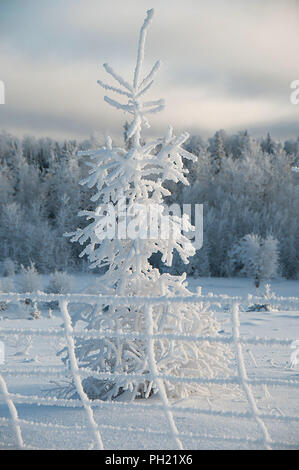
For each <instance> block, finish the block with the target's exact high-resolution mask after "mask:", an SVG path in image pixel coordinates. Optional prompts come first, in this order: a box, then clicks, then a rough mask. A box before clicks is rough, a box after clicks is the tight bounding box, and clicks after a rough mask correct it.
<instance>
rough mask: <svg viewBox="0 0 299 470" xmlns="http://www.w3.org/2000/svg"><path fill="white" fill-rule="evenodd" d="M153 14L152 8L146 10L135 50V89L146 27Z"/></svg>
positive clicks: (140, 65) (141, 60) (142, 56)
mask: <svg viewBox="0 0 299 470" xmlns="http://www.w3.org/2000/svg"><path fill="white" fill-rule="evenodd" d="M153 15H154V10H153V9H151V10H148V11H147V16H146V18H145V20H144V23H143V25H142V27H141V30H140V35H139V42H138V52H137V62H136V68H135V72H134V81H133V86H134V90H135V91H136V90H137V88H138V80H139V74H140V69H141V67H142V62H143V58H144V44H145V38H146V32H147V28H148V27H149V25H150V23H151V21H152V18H153Z"/></svg>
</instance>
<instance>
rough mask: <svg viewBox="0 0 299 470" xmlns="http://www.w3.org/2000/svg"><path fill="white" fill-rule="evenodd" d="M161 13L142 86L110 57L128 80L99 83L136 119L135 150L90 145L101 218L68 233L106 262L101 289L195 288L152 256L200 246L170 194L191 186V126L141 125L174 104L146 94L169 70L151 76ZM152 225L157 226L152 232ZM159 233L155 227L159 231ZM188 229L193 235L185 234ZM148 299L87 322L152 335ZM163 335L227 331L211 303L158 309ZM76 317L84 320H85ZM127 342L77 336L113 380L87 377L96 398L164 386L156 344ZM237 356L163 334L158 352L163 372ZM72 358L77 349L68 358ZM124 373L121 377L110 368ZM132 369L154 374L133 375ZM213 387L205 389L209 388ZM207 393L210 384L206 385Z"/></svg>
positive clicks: (206, 369)
mask: <svg viewBox="0 0 299 470" xmlns="http://www.w3.org/2000/svg"><path fill="white" fill-rule="evenodd" d="M152 17H153V10H149V11H148V12H147V16H146V19H145V21H144V23H143V25H142V28H141V31H140V36H139V43H138V53H137V63H136V68H135V72H134V77H133V82H132V84H131V83H129V82H127V81H126V80H125V79H123V78H122V77H121V76H120V75H119V74H117V73H116V72H115V71H114V70H113V69H112V68H111V67H110V66H109V65H108V64H104V68H105V70H106V72H108V74H109V75H111V76H112V77H113V78H114V79H115V81H116V82H117V83H118V86H114V85H113V86H112V85H108V84H105V83H103V82H102V81H101V80H99V81H98V83H99V84H100V85H101V86H102V87H103V88H104V89H106V90H108V91H113V92H115V93H117V94H119V95H121V96H123V97H125V98H126V99H127V103H126V104H121V103H120V102H118V101H116V100H114V99H112V98H110V97H107V96H105V98H104V99H105V101H106V102H107V103H108V104H109V105H111V106H113V107H114V108H116V109H117V110H123V111H125V112H127V113H128V114H129V115H131V117H132V121H131V123H130V125H129V126H126V132H127V141H130V142H131V145H130V146H128V148H127V149H124V148H120V147H114V146H113V144H112V140H111V138H110V137H107V139H106V144H105V146H103V147H101V148H99V149H97V150H91V151H87V152H84V153H83V154H82V153H81V155H85V156H87V157H90V160H89V161H88V162H87V165H89V166H90V171H89V176H88V177H87V178H86V179H85V180H84V181H82V182H81V184H84V185H87V186H88V187H89V188H95V194H94V195H93V196H92V198H91V200H92V201H93V202H95V206H96V207H95V209H94V210H92V211H83V212H81V213H80V215H81V216H86V218H87V219H88V220H91V223H89V224H88V225H87V226H86V227H85V228H78V229H77V230H76V232H74V233H72V234H68V235H69V236H71V237H72V238H71V241H72V242H79V243H80V244H81V245H83V244H86V246H85V248H84V250H83V251H82V253H81V255H80V256H84V255H87V257H88V259H89V261H90V263H91V264H90V267H91V268H96V267H98V268H104V267H105V268H106V272H105V274H104V275H102V276H101V277H100V282H99V289H98V292H99V293H102V294H110V295H113V296H114V295H115V296H120V295H126V296H132V297H134V296H176V295H188V294H190V292H189V291H188V289H187V287H186V285H185V282H184V281H185V277H186V276H185V275H183V276H180V277H179V276H171V275H169V274H166V273H164V274H162V275H161V274H160V273H159V271H158V270H157V269H154V268H153V267H152V266H151V264H150V263H149V258H150V256H151V255H152V254H153V253H157V252H161V253H162V260H163V262H165V263H166V264H167V265H171V263H172V258H173V253H174V250H177V252H178V253H179V255H180V256H181V258H182V260H183V262H184V263H188V257H189V256H191V255H193V254H194V253H195V249H194V247H193V245H192V243H191V241H190V239H189V238H188V237H187V236H186V235H184V234H183V232H182V228H183V229H184V231H191V230H192V226H191V225H190V223H189V220H188V218H187V217H182V218H180V217H178V216H176V215H173V214H170V213H167V211H165V206H164V205H163V198H164V197H165V196H168V195H169V194H170V193H169V191H168V190H167V189H166V188H165V186H164V183H165V182H166V181H174V182H179V181H180V182H182V183H183V184H188V181H187V178H186V174H187V169H185V168H184V165H183V161H182V157H184V158H187V159H193V158H194V157H193V155H191V154H190V153H188V152H187V151H185V150H184V149H183V148H182V144H183V143H184V142H185V141H186V139H187V138H188V134H187V133H183V134H182V135H180V136H179V137H176V136H175V135H174V134H173V130H172V128H171V127H170V126H169V128H168V130H167V133H166V135H165V137H164V138H160V139H157V140H155V141H152V142H149V143H146V144H144V142H143V141H142V137H141V132H142V129H143V128H144V127H149V122H148V119H147V118H148V116H149V115H151V114H154V113H157V112H159V111H161V110H162V109H163V108H164V101H163V100H157V101H143V97H144V95H145V93H146V92H147V91H148V90H149V89H150V87H151V86H152V84H153V78H154V76H155V74H156V72H157V71H158V69H159V67H160V61H157V62H156V63H155V64H154V66H153V67H152V69H151V71H150V72H149V73H148V74H147V75H146V76H145V77H144V78H143V77H142V78H141V69H142V63H143V57H144V44H145V38H146V33H147V29H148V26H149V24H150V22H151V20H152ZM152 227H154V228H155V229H154V230H152ZM153 231H154V233H151V232H153ZM184 233H185V232H184ZM144 310H145V306H141V307H140V306H138V307H137V306H134V302H132V305H131V306H130V307H126V306H122V305H117V303H114V302H112V303H111V305H103V304H101V303H99V304H98V305H96V306H94V308H93V309H92V310H90V311H89V312H88V313H86V314H85V315H79V316H77V317H76V318H77V319H78V318H80V319H81V320H82V319H83V320H84V321H85V322H86V323H87V326H86V327H87V329H92V330H101V331H105V330H106V331H108V332H109V331H110V332H121V333H122V332H126V333H130V332H131V333H132V332H139V333H145V331H146V330H145V315H144ZM153 316H154V319H153V320H154V332H163V333H166V334H168V333H169V334H173V333H175V334H193V335H194V334H198V335H204V334H207V335H210V336H215V335H217V331H219V325H218V324H217V322H216V320H215V319H214V318H213V315H212V313H211V312H208V311H207V310H206V309H204V307H203V305H188V304H186V305H184V304H180V305H175V306H174V305H164V306H155V307H154V311H153ZM76 318H74V321H76ZM131 336H132V339H123V337H121V336H119V337H115V336H113V335H111V337H109V335H108V336H107V337H105V338H99V339H94V338H93V339H81V340H78V341H77V342H76V355H77V357H78V360H79V365H80V367H84V368H88V369H89V370H92V371H96V372H107V379H106V380H104V379H100V378H97V375H96V373H95V374H94V375H92V373H91V375H90V377H88V378H87V379H85V380H84V381H83V385H84V387H85V390H86V392H87V394H88V395H89V396H90V397H91V398H101V399H111V398H114V397H116V396H117V395H119V394H120V393H122V392H124V391H125V390H126V391H127V393H129V394H131V396H133V397H134V396H141V397H148V396H149V395H151V394H152V393H155V391H156V390H157V384H155V383H152V382H151V381H150V380H147V374H148V373H150V365H149V359H148V352H147V348H146V342H145V341H143V340H141V339H134V335H131ZM228 357H229V353H228V351H227V349H226V347H225V346H224V345H221V344H220V343H219V344H217V343H208V342H198V343H190V342H185V343H184V342H183V341H173V340H170V339H168V338H162V339H158V340H156V341H155V359H156V362H157V367H158V370H159V372H160V373H162V374H168V375H171V376H187V377H188V376H196V377H197V376H202V377H215V376H218V375H219V374H220V375H221V376H223V375H225V374H226V373H227V372H228ZM64 360H66V361H67V355H64ZM111 373H113V374H119V375H120V377H119V378H118V377H116V376H115V375H114V376H111V379H110V378H109V374H111ZM127 373H134V374H138V376H141V377H143V376H144V379H142V378H141V379H136V378H132V377H130V376H129V375H128V376H125V374H127ZM166 388H167V391H168V393H169V395H170V396H182V395H186V394H188V393H190V392H191V391H198V390H200V387H199V386H198V385H190V384H183V383H177V382H174V383H170V382H167V383H166ZM202 390H203V389H202ZM205 390H206V389H205Z"/></svg>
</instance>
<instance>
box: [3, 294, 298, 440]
mask: <svg viewBox="0 0 299 470" xmlns="http://www.w3.org/2000/svg"><path fill="white" fill-rule="evenodd" d="M28 298H29V299H31V300H32V301H36V302H53V301H58V302H59V305H60V310H61V314H62V318H63V321H64V328H63V329H62V328H60V329H59V328H49V329H47V330H45V329H41V328H16V329H8V328H2V329H1V328H0V334H1V331H2V334H5V335H9V334H13V335H19V336H26V335H28V334H29V335H32V336H35V335H36V336H50V337H51V336H52V337H62V336H64V337H65V338H66V341H67V346H68V351H69V357H70V365H71V373H72V376H73V379H74V383H75V386H76V389H77V392H78V395H79V397H80V400H68V399H57V398H50V397H40V396H25V395H20V394H13V393H9V391H8V389H7V385H6V382H5V380H4V378H3V374H4V375H5V374H7V375H20V376H26V375H28V376H32V375H35V374H36V375H42V374H46V375H47V376H53V377H59V376H61V375H62V371H61V369H59V368H55V367H54V368H53V367H49V368H47V370H43V371H41V370H39V368H38V367H36V366H35V367H31V368H30V369H29V370H28V369H26V370H22V369H16V368H14V369H9V368H5V366H3V367H2V368H1V369H0V372H2V374H0V391H1V392H2V394H3V396H4V400H5V402H6V403H7V405H8V408H9V412H10V416H11V421H12V424H13V430H14V433H15V437H16V445H17V446H18V447H19V448H30V446H29V445H26V444H25V443H24V442H23V438H22V433H21V425H23V424H24V425H25V424H26V425H27V426H32V427H41V428H43V427H44V426H45V424H44V423H38V422H30V421H27V420H24V419H19V417H18V413H17V408H16V405H15V404H16V403H26V404H38V405H47V406H51V405H53V406H64V407H78V406H82V405H83V407H84V409H85V411H86V414H87V418H88V420H87V423H88V425H87V427H86V426H80V429H85V428H86V429H87V430H89V433H90V435H91V436H92V438H93V443H94V447H96V448H98V449H103V448H104V445H103V439H102V436H101V429H103V430H104V429H114V430H123V431H125V432H135V433H136V432H139V431H141V432H142V433H147V434H149V435H161V436H162V435H163V436H165V435H169V436H171V437H172V439H173V442H174V444H175V447H176V448H179V449H183V448H184V447H183V440H184V439H199V440H200V439H210V440H211V441H215V442H217V441H223V442H230V443H232V442H236V443H239V444H242V443H243V444H244V445H245V444H248V443H251V444H252V445H262V446H263V447H264V448H266V449H271V448H279V447H286V448H287V447H291V448H292V445H289V444H288V443H284V442H278V441H273V440H271V437H270V434H269V431H268V429H267V427H266V425H265V422H264V421H265V419H267V420H281V421H285V422H299V416H298V417H297V416H276V415H272V414H264V413H260V411H259V410H258V407H257V403H256V400H255V398H254V394H253V391H252V388H251V386H252V385H257V384H258V385H275V386H290V387H298V386H299V383H298V381H296V380H277V379H263V380H261V379H249V378H248V376H247V371H246V368H245V362H244V357H243V350H242V345H244V344H255V345H257V344H260V345H265V346H275V345H280V346H285V347H286V346H290V345H291V344H292V341H293V340H289V339H277V338H259V337H249V338H248V337H247V338H242V337H241V336H240V330H239V304H240V303H242V305H243V306H244V305H246V304H248V305H249V304H251V303H252V302H255V303H258V302H259V303H264V301H265V299H264V298H259V297H249V298H248V299H244V298H242V297H229V296H226V295H208V296H201V295H191V296H181V297H180V296H177V297H171V298H170V297H150V298H149V297H115V296H104V295H103V296H102V295H85V294H67V295H62V294H45V293H41V292H38V293H33V294H32V293H31V294H17V293H9V294H3V293H1V294H0V302H1V301H4V302H17V301H22V300H26V299H28ZM99 301H100V302H103V303H106V302H109V303H110V304H111V303H114V304H115V305H119V304H122V305H132V304H134V305H145V306H146V308H145V313H146V325H147V329H146V332H145V333H143V334H141V333H137V332H136V333H121V332H115V331H111V332H109V331H108V332H107V331H97V330H94V331H93V330H89V331H83V330H81V331H77V330H74V329H73V327H72V324H71V318H70V315H69V312H68V304H69V303H82V304H88V303H90V304H95V303H99ZM196 302H201V303H202V302H208V303H209V304H210V305H211V304H212V305H215V306H218V307H221V306H223V305H226V306H230V311H231V315H232V335H231V336H225V337H208V336H202V337H199V336H192V335H182V334H178V335H177V334H163V333H154V330H153V318H152V307H153V305H157V304H168V303H178V304H181V303H196ZM271 304H272V305H274V304H276V305H279V306H280V307H284V308H288V309H293V310H298V309H299V298H296V297H272V298H271ZM104 336H110V337H111V336H118V337H122V338H125V337H126V338H132V337H134V338H143V339H145V340H146V342H147V349H148V354H149V363H150V372H149V374H148V376H147V378H148V380H149V381H155V383H156V384H157V386H158V391H159V394H160V398H161V402H162V404H161V405H159V404H157V403H152V404H150V408H151V409H153V410H154V409H155V410H162V411H164V413H165V416H166V418H167V421H168V425H169V430H168V431H166V432H165V431H157V430H155V429H151V428H146V429H144V428H142V429H137V428H136V427H134V428H131V427H130V426H126V427H125V426H123V427H122V426H114V425H108V424H107V423H98V424H97V423H96V421H95V418H94V414H93V409H94V408H102V409H105V408H107V407H114V408H115V409H116V410H119V411H121V410H122V409H124V410H128V409H134V410H135V411H136V410H143V409H144V410H145V409H147V410H148V409H149V408H148V405H144V404H142V403H133V402H131V403H122V402H114V401H111V402H103V401H100V400H96V401H91V400H89V399H88V397H87V395H86V394H85V392H84V390H83V387H82V378H83V377H88V375H90V374H91V373H92V375H94V376H97V377H100V378H106V379H110V380H111V379H113V377H114V378H116V377H118V378H119V377H120V376H122V374H117V373H108V372H103V373H101V372H95V371H90V370H89V369H84V368H79V367H78V363H77V359H76V356H75V347H74V338H75V337H98V338H99V337H104ZM161 338H167V339H168V340H170V341H171V340H176V341H193V342H194V341H209V342H224V343H227V344H231V345H232V346H233V347H234V348H235V352H236V359H237V367H238V374H237V375H236V376H233V377H231V378H227V379H217V378H216V379H215V378H214V379H208V378H198V377H186V378H184V377H177V376H169V375H165V374H160V373H159V370H158V367H157V363H156V360H155V348H154V342H155V340H156V339H161ZM123 375H124V374H123ZM128 375H131V376H132V377H135V378H143V379H144V377H145V376H144V375H142V376H141V375H140V376H138V374H133V373H132V374H126V377H127V376H128ZM166 380H167V381H174V382H194V383H198V384H203V383H204V384H211V385H212V384H239V385H240V386H241V387H242V388H243V390H244V392H245V395H246V398H247V401H248V405H249V411H248V412H246V413H241V412H236V411H234V410H232V411H229V412H225V411H216V410H206V409H199V408H197V409H195V408H188V407H178V406H174V405H172V404H171V403H170V402H169V400H168V398H167V394H166V390H165V386H164V381H166ZM174 412H183V413H186V414H187V413H192V414H194V413H198V414H199V415H200V414H201V415H204V414H208V415H211V416H219V417H236V418H239V419H242V418H246V419H248V418H253V419H254V420H255V421H256V423H257V424H258V426H259V428H260V431H261V434H262V436H261V438H260V439H248V438H247V437H246V438H244V439H242V438H239V437H234V436H221V437H217V436H212V435H207V434H204V433H201V434H198V435H197V434H194V433H185V432H179V430H178V427H177V424H176V422H175V418H174ZM7 421H8V420H7V418H0V423H1V422H3V423H5V422H7ZM46 426H47V427H48V428H52V427H53V429H54V428H55V429H56V428H59V429H60V428H63V429H65V430H70V431H71V430H73V429H74V427H68V426H61V425H60V426H59V425H56V424H50V423H47V425H46Z"/></svg>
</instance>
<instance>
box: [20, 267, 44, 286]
mask: <svg viewBox="0 0 299 470" xmlns="http://www.w3.org/2000/svg"><path fill="white" fill-rule="evenodd" d="M17 284H18V288H19V290H20V292H25V293H26V292H34V291H38V290H41V289H42V280H41V277H40V275H39V273H38V272H37V269H36V267H35V265H34V264H33V263H31V264H30V265H29V266H27V267H24V266H23V265H21V272H20V274H19V276H18V279H17Z"/></svg>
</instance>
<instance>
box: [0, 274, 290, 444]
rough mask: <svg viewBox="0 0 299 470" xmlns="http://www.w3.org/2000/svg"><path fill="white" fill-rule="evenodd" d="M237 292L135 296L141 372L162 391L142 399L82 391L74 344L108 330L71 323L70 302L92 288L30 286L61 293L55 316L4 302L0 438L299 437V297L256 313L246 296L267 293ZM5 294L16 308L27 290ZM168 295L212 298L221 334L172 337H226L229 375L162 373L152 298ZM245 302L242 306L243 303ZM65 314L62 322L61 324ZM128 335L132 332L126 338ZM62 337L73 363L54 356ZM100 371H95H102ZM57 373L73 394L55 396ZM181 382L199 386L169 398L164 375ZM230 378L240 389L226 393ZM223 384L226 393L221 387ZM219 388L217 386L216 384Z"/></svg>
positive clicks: (246, 440) (239, 440) (207, 440)
mask: <svg viewBox="0 0 299 470" xmlns="http://www.w3.org/2000/svg"><path fill="white" fill-rule="evenodd" d="M201 281H203V282H201V284H207V285H209V284H210V285H211V284H212V283H213V282H215V284H217V282H216V281H217V280H215V281H213V279H206V280H201ZM227 282H229V281H228V280H222V282H220V280H219V283H218V284H219V286H220V285H221V284H222V285H223V286H225V284H226V283H227ZM241 284H244V280H241ZM192 285H193V286H194V285H195V282H194V281H192V282H191V286H190V287H191V288H192ZM194 287H195V286H194ZM218 291H219V288H218ZM237 294H240V288H239V289H238V290H237V292H236V295H234V296H232V295H217V294H214V295H212V294H208V295H204V296H201V297H196V296H192V297H190V296H189V297H185V296H184V297H180V298H169V299H163V298H161V297H156V298H151V299H144V298H140V299H138V298H135V301H136V305H138V304H140V305H144V304H145V303H146V305H147V308H146V312H147V313H146V329H145V332H144V338H143V339H145V343H146V345H147V350H148V374H147V375H146V376H145V378H146V379H147V381H148V383H150V382H152V383H155V388H156V389H157V391H158V392H159V393H157V394H156V395H152V396H151V397H150V398H149V399H148V400H140V399H136V400H134V401H133V402H131V401H128V398H129V396H128V395H126V396H122V395H120V396H119V397H118V398H117V399H116V400H114V401H102V400H94V401H91V400H89V399H88V398H87V396H86V394H85V393H84V389H83V387H82V382H83V380H84V378H85V377H86V376H88V374H89V372H88V371H86V370H84V369H83V368H78V367H77V366H78V363H77V357H76V356H75V355H74V354H73V353H74V350H75V348H74V340H76V339H77V338H79V337H80V338H84V337H88V336H89V337H95V336H96V335H97V336H98V337H99V336H101V335H103V336H105V334H106V332H105V331H101V330H100V331H96V332H95V331H93V330H89V331H86V330H85V329H83V327H82V325H81V327H80V324H78V325H77V326H76V328H75V329H74V330H73V329H72V325H71V322H70V318H69V316H68V302H69V301H71V302H75V303H76V304H77V305H78V303H85V304H88V303H89V302H90V303H93V304H94V303H95V300H96V299H95V297H94V296H91V295H86V297H84V295H82V294H79V295H77V296H74V295H70V296H62V297H61V296H59V295H58V294H57V295H56V296H55V295H50V296H49V295H48V294H44V295H42V294H31V298H32V300H39V301H42V302H43V303H42V304H41V305H44V306H45V305H46V301H47V302H48V301H50V300H51V301H53V300H59V299H60V301H61V303H60V306H61V311H58V310H56V311H55V312H54V314H53V317H52V318H48V311H47V309H46V308H45V309H44V310H43V309H40V310H41V312H42V315H41V318H40V319H38V320H34V321H29V320H28V319H27V317H26V315H25V318H24V317H23V319H19V320H18V319H13V320H10V319H9V312H10V311H11V310H7V312H6V313H5V316H4V318H3V319H2V321H1V330H2V331H1V336H0V339H1V340H2V341H4V342H5V345H6V358H5V363H4V364H3V365H1V366H0V367H1V369H0V370H1V376H2V382H1V384H0V388H1V391H2V394H3V398H2V400H1V405H0V410H1V414H0V416H1V419H0V441H1V447H2V448H12V447H16V446H17V445H18V446H19V447H22V446H29V447H30V446H33V447H35V448H88V447H89V444H90V440H92V442H93V445H94V446H95V447H97V448H102V447H104V448H112V449H116V448H178V447H179V448H183V447H184V448H288V447H296V446H297V445H298V432H297V428H298V422H299V417H298V413H297V414H296V409H298V374H296V367H295V366H293V368H292V367H291V364H290V356H291V353H292V349H291V344H292V341H293V340H295V339H297V338H298V316H299V299H298V298H295V296H292V297H288V298H287V297H283V296H277V295H276V296H274V295H273V296H272V304H273V305H275V304H276V305H278V306H279V309H277V310H276V311H273V312H258V313H257V312H246V311H245V310H246V306H248V305H249V304H250V305H251V304H252V301H254V302H256V303H261V301H262V299H263V298H261V297H260V298H255V297H253V298H249V299H248V297H245V296H242V295H241V296H240V295H237ZM2 297H3V298H1V299H0V300H1V301H5V302H8V301H11V302H12V303H11V305H10V309H13V305H15V306H17V304H19V306H20V304H21V305H22V303H21V302H22V301H21V299H25V297H26V298H27V294H26V295H25V294H19V295H16V294H14V295H13V294H11V295H5V294H2ZM65 299H67V300H65ZM105 300H106V301H107V300H108V299H105ZM120 300H121V302H122V304H125V303H126V302H128V301H129V302H130V303H131V302H132V298H130V299H128V298H127V299H126V298H125V297H124V298H122V299H120ZM165 300H167V302H168V303H169V304H171V305H173V306H174V307H175V309H179V308H182V306H184V304H190V305H194V304H196V301H197V302H200V303H204V304H205V305H206V304H208V303H209V304H210V305H211V306H212V307H215V315H216V317H217V319H218V320H219V321H221V322H222V327H223V329H222V331H221V332H220V334H219V335H218V336H217V337H213V336H207V335H208V332H206V333H205V336H204V335H203V336H204V337H196V335H195V334H194V332H193V336H192V331H189V332H187V334H186V333H184V334H179V333H178V332H176V333H173V332H172V333H171V334H168V340H170V339H173V341H174V342H175V343H177V344H178V345H179V344H180V343H181V342H183V341H184V342H187V343H190V344H192V342H194V341H197V342H203V341H206V342H208V343H211V344H213V342H215V341H216V342H217V343H219V344H224V345H226V346H228V347H229V348H230V349H231V351H232V352H233V353H234V356H235V362H234V364H235V368H234V370H232V371H231V375H230V376H228V377H226V378H222V379H219V378H218V379H217V378H213V377H210V378H208V379H207V378H205V377H204V376H202V377H199V376H198V375H196V374H193V375H192V374H190V375H189V376H188V377H186V374H185V371H184V370H182V371H181V374H177V375H171V376H170V375H165V373H164V371H163V364H162V363H161V364H159V359H158V358H159V356H158V353H159V348H158V349H156V345H158V344H159V342H160V341H161V340H162V339H164V338H163V336H167V333H165V332H163V334H159V331H157V330H156V329H155V322H154V321H153V319H154V317H155V308H156V306H158V305H162V304H163V302H165ZM97 301H98V298H97ZM239 305H240V308H239V307H238V306H239ZM221 306H222V307H223V306H225V308H221ZM241 307H242V312H241V313H239V310H241ZM20 308H22V307H20ZM283 309H284V310H283ZM20 312H21V310H19V317H20V316H21V315H20ZM239 315H240V318H241V327H239V319H238V317H239ZM12 318H13V317H12ZM62 320H63V325H64V328H61V323H62ZM109 335H110V336H111V332H110V333H109ZM130 336H131V335H130V333H128V337H129V339H130ZM137 336H138V335H137ZM28 338H31V344H30V347H29V348H27V351H26V353H25V351H24V345H25V339H28ZM286 338H287V339H286ZM64 345H66V346H67V347H68V351H69V354H70V358H71V362H72V364H71V369H68V370H67V369H66V368H64V367H63V365H62V364H61V361H60V360H59V359H58V358H57V356H56V353H57V351H58V350H60V349H61V347H63V346H64ZM22 348H23V351H22ZM28 349H29V351H28ZM156 354H157V355H156ZM134 373H135V372H134ZM104 375H105V374H103V375H102V376H101V374H99V377H100V378H103V376H104ZM108 375H109V374H108ZM112 375H113V374H112ZM115 375H117V374H115ZM135 375H136V373H135ZM105 376H107V374H106V375H105ZM51 377H52V379H53V381H54V383H57V382H59V383H61V382H62V381H63V380H71V379H72V380H74V382H75V386H76V391H77V399H67V398H66V399H62V398H60V399H59V398H56V397H54V396H49V395H48V394H47V393H45V390H46V389H49V388H50V384H49V381H50V378H51ZM110 377H111V375H110ZM117 379H121V377H117ZM4 381H5V382H4ZM185 382H186V383H192V385H193V388H194V392H193V394H192V395H191V396H189V397H188V398H185V399H182V400H179V401H178V400H174V399H173V398H171V396H169V394H168V392H167V384H168V383H172V384H174V385H181V384H182V383H185ZM202 385H207V386H208V390H209V393H208V394H206V395H203V394H202V393H196V389H200V387H201V386H202ZM228 385H229V386H230V387H234V388H235V390H238V391H239V393H238V394H236V393H231V394H230V395H229V394H227V393H225V390H227V387H228ZM221 387H223V391H224V392H223V394H222V395H221V394H219V388H221ZM216 389H217V393H216V392H214V391H216ZM124 395H125V394H124ZM82 405H83V406H82ZM84 410H85V411H84ZM161 411H162V412H164V414H163V413H162V414H161ZM82 413H83V414H82ZM84 413H85V415H84ZM296 416H297V417H296ZM11 423H12V425H11ZM61 434H66V436H67V437H66V439H64V440H63V444H62V443H61V440H60V441H59V438H58V436H59V435H60V436H61Z"/></svg>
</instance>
